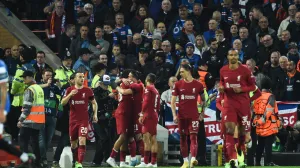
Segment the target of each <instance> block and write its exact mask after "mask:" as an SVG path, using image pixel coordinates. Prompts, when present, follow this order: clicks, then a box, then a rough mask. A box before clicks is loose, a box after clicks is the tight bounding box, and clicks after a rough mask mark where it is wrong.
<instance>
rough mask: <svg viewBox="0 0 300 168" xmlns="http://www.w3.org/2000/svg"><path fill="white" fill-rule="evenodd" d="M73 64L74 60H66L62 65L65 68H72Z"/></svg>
mask: <svg viewBox="0 0 300 168" xmlns="http://www.w3.org/2000/svg"><path fill="white" fill-rule="evenodd" d="M72 62H73V61H72V59H65V60H63V62H62V63H63V65H64V66H65V67H67V68H71V65H72Z"/></svg>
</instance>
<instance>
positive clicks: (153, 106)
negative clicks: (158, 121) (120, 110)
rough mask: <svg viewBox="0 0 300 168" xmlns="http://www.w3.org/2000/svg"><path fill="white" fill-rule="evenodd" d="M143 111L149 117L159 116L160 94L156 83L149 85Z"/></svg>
mask: <svg viewBox="0 0 300 168" xmlns="http://www.w3.org/2000/svg"><path fill="white" fill-rule="evenodd" d="M143 99H144V101H143V107H142V111H143V112H144V116H145V117H147V118H158V112H159V110H160V95H159V92H158V91H157V90H156V88H155V86H154V85H150V86H147V87H146V89H145V92H144V96H143Z"/></svg>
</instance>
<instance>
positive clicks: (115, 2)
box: [112, 0, 121, 10]
mask: <svg viewBox="0 0 300 168" xmlns="http://www.w3.org/2000/svg"><path fill="white" fill-rule="evenodd" d="M112 5H113V8H114V9H115V10H119V9H120V7H121V2H120V0H113V2H112Z"/></svg>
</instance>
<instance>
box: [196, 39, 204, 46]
mask: <svg viewBox="0 0 300 168" xmlns="http://www.w3.org/2000/svg"><path fill="white" fill-rule="evenodd" d="M203 45H204V41H203V38H202V37H197V38H196V46H203Z"/></svg>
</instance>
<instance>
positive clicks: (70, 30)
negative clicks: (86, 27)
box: [68, 26, 76, 36]
mask: <svg viewBox="0 0 300 168" xmlns="http://www.w3.org/2000/svg"><path fill="white" fill-rule="evenodd" d="M68 31H69V34H70V35H71V36H75V35H76V28H75V26H72V27H71V29H69V30H68Z"/></svg>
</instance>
